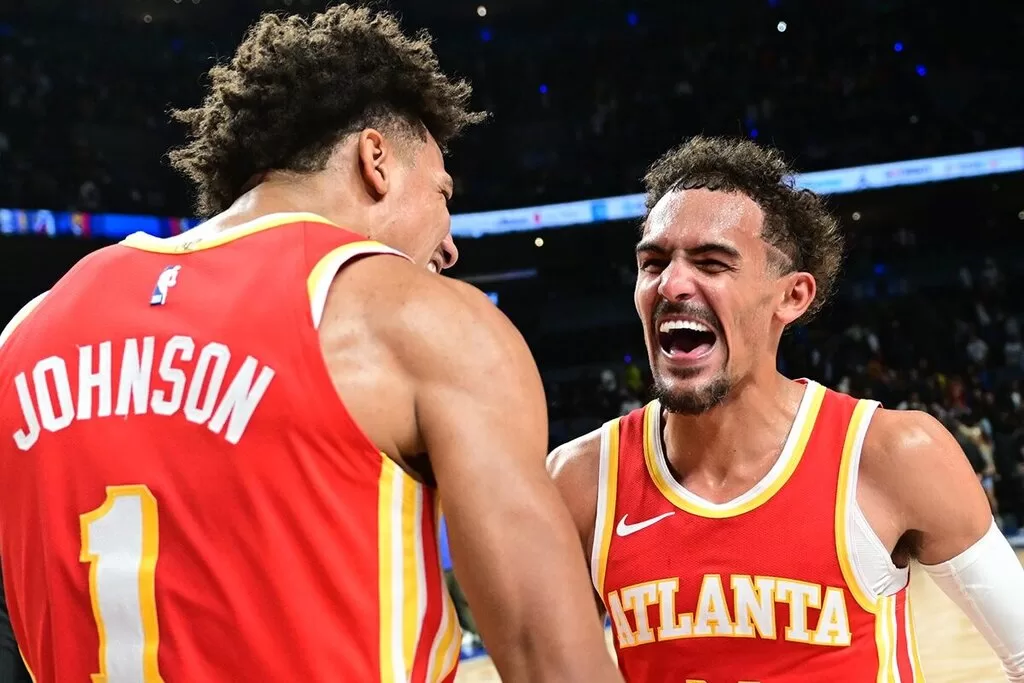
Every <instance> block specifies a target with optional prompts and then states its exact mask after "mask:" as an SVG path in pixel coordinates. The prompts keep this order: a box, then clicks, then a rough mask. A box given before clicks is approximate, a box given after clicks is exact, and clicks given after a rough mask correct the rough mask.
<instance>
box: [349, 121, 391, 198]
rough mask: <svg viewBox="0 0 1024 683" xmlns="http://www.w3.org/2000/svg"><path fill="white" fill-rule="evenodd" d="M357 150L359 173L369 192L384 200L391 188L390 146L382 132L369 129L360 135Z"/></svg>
mask: <svg viewBox="0 0 1024 683" xmlns="http://www.w3.org/2000/svg"><path fill="white" fill-rule="evenodd" d="M356 150H357V154H358V158H359V173H360V175H361V176H362V178H363V183H364V184H365V185H366V190H367V192H369V193H370V194H371V195H372V196H374V197H375V198H377V199H380V198H382V197H383V196H384V195H385V194H387V192H388V189H389V188H390V186H391V173H390V171H391V169H390V165H389V164H388V163H387V162H388V161H389V157H390V156H391V151H390V146H389V145H388V144H387V143H386V141H385V140H384V136H383V135H382V134H381V132H380V131H378V130H376V129H374V128H367V129H365V130H363V131H362V132H360V133H359V141H358V143H357V144H356Z"/></svg>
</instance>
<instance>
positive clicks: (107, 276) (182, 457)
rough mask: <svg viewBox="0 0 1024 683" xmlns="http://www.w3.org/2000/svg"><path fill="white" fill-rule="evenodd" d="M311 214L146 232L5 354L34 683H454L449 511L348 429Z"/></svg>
mask: <svg viewBox="0 0 1024 683" xmlns="http://www.w3.org/2000/svg"><path fill="white" fill-rule="evenodd" d="M373 254H397V255H399V256H400V254H398V252H394V251H393V250H391V249H388V248H387V247H385V246H383V245H381V244H378V243H376V242H371V241H367V240H365V239H364V238H362V237H359V236H357V235H354V234H352V233H349V232H347V231H345V230H342V229H341V228H338V227H337V226H334V225H332V224H330V223H328V222H327V221H326V220H324V219H323V218H320V217H318V216H315V215H312V214H276V215H271V216H266V217H264V218H262V219H259V220H256V221H254V222H252V223H250V224H247V225H245V226H241V227H239V228H235V229H232V230H229V231H226V232H225V233H222V234H221V235H217V236H210V237H205V238H196V239H192V240H189V239H188V237H187V234H186V235H185V236H182V237H181V238H179V239H177V240H174V241H163V240H157V239H154V238H150V237H148V236H145V235H135V236H132V237H130V238H129V239H127V240H126V241H125V242H124V243H122V244H119V245H115V246H112V247H108V248H106V249H102V250H100V251H98V252H96V253H95V254H92V255H91V256H89V257H87V258H86V259H84V260H83V261H82V262H80V263H79V264H78V265H76V266H75V267H74V268H73V269H72V270H71V271H70V272H69V273H68V274H67V275H66V276H65V277H64V278H63V279H62V280H61V281H60V282H58V283H57V285H56V286H55V287H54V288H53V289H52V290H51V291H50V292H49V293H48V294H47V295H46V296H45V297H44V298H42V299H41V300H40V301H39V302H38V303H37V304H36V305H35V306H34V309H33V310H31V311H30V312H27V314H26V315H24V316H23V319H22V320H21V322H20V324H18V325H17V326H16V327H15V328H14V330H13V332H12V333H11V334H10V335H9V337H8V338H7V340H6V341H5V342H3V346H2V347H0V439H2V441H0V443H2V444H3V446H2V447H0V481H2V482H3V485H4V494H3V495H2V496H0V557H2V560H3V579H4V590H5V593H6V596H7V599H8V604H9V607H10V612H11V618H12V622H13V625H14V631H15V634H16V636H17V640H18V643H19V645H20V646H21V649H22V652H23V656H24V657H25V660H26V663H27V664H28V665H29V667H30V668H31V669H32V671H33V673H34V676H35V680H36V681H37V683H57V682H59V683H75V682H86V683H88V681H89V680H90V675H91V676H93V678H92V680H93V681H94V682H97V683H158V682H160V681H194V682H197V683H198V682H200V681H331V682H332V683H334V682H336V681H353V682H355V681H359V682H360V683H362V682H364V681H374V682H380V683H385V682H386V683H391V682H393V681H413V682H420V681H429V682H435V681H451V680H453V679H454V676H455V672H454V671H455V666H456V663H457V659H458V648H459V644H460V635H459V631H458V623H457V620H456V618H455V613H454V609H453V608H452V606H451V602H450V601H449V600H448V597H447V593H446V591H445V587H444V586H445V584H444V580H443V574H442V570H441V566H440V558H439V553H438V546H437V538H436V534H437V516H438V511H437V501H436V498H435V495H434V492H433V491H432V490H430V489H428V488H426V487H424V486H423V485H421V484H419V483H417V482H416V481H414V480H413V479H412V478H410V477H409V476H407V475H406V474H405V473H404V472H403V471H402V470H401V469H400V468H399V467H398V466H396V465H395V464H394V463H393V462H392V461H391V460H390V459H388V458H387V457H385V456H383V455H382V454H381V453H380V452H379V451H378V450H377V448H376V447H375V446H374V445H373V444H372V443H371V442H370V441H369V439H368V438H367V437H366V436H365V435H364V434H363V432H362V431H360V429H359V427H358V426H357V425H356V424H354V423H353V421H352V418H351V417H350V416H349V414H348V413H347V412H346V410H345V408H344V407H343V405H342V403H341V401H340V400H339V398H338V396H337V394H336V392H335V388H334V386H333V384H332V382H331V379H330V377H329V375H328V372H327V370H326V367H325V364H324V361H323V358H322V355H321V352H320V347H319V341H318V336H317V331H316V327H317V326H318V324H319V320H320V316H321V313H322V311H323V306H324V301H325V299H326V296H327V289H328V287H329V285H330V283H331V281H332V279H333V277H334V275H335V273H336V272H337V270H338V269H339V268H341V267H343V266H344V264H345V263H346V262H348V261H349V260H350V259H352V258H355V257H359V256H364V255H373Z"/></svg>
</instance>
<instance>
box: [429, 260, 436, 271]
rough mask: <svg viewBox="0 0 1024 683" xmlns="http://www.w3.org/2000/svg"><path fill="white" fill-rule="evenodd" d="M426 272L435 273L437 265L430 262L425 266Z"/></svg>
mask: <svg viewBox="0 0 1024 683" xmlns="http://www.w3.org/2000/svg"><path fill="white" fill-rule="evenodd" d="M427 270H429V271H430V272H431V273H436V272H437V264H435V263H434V262H433V261H431V262H430V263H428V264H427Z"/></svg>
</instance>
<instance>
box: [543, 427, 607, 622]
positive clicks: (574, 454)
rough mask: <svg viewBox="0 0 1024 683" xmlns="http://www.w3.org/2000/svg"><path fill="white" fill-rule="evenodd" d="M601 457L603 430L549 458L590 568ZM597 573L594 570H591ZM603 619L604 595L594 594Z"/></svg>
mask: <svg viewBox="0 0 1024 683" xmlns="http://www.w3.org/2000/svg"><path fill="white" fill-rule="evenodd" d="M600 457H601V431H600V430H595V431H592V432H590V433H589V434H584V435H583V436H581V437H579V438H578V439H573V440H572V441H570V442H568V443H565V444H562V445H561V446H559V447H558V448H556V449H555V450H553V451H551V454H550V455H549V456H548V473H549V474H550V475H551V479H552V480H553V481H554V482H555V486H557V487H558V492H559V493H560V494H561V495H562V500H563V501H565V504H566V505H567V506H568V507H569V514H570V515H572V519H573V523H574V524H575V525H576V532H577V534H578V535H579V539H580V545H581V546H582V547H583V554H584V556H585V557H586V560H587V564H588V566H589V565H590V564H591V560H592V558H591V550H592V549H593V547H594V529H595V522H596V520H595V517H596V515H597V493H598V486H600V481H599V471H600V462H599V459H600ZM591 571H593V567H591ZM594 599H595V600H596V602H597V610H598V614H599V616H601V617H603V616H604V614H605V607H604V602H602V600H601V596H599V595H597V593H596V592H595V593H594Z"/></svg>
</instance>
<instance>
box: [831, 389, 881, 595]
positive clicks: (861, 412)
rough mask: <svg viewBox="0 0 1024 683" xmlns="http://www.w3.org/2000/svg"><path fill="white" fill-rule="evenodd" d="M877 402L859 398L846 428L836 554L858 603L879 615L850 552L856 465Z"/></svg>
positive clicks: (836, 526)
mask: <svg viewBox="0 0 1024 683" xmlns="http://www.w3.org/2000/svg"><path fill="white" fill-rule="evenodd" d="M875 405H876V404H874V403H873V402H871V401H858V402H857V406H856V407H855V408H854V409H853V415H852V416H851V417H850V425H849V427H847V430H846V441H845V442H844V444H843V455H842V460H841V461H840V463H839V484H838V486H837V488H836V518H835V530H836V531H835V537H836V555H837V557H838V558H839V568H840V569H841V570H842V573H843V579H845V580H846V585H847V586H849V587H850V592H851V593H853V597H854V598H855V599H856V600H857V604H858V605H860V606H861V608H863V609H864V610H865V611H867V612H870V613H872V614H875V615H878V614H879V613H880V611H881V607H882V606H881V604H880V601H879V600H878V599H877V598H873V597H871V596H870V595H868V594H867V592H866V591H865V590H864V587H863V586H861V583H860V579H858V578H857V574H856V572H855V571H854V569H853V558H852V556H851V553H850V530H849V529H848V523H849V519H850V514H849V507H850V501H851V500H854V498H853V496H856V495H857V492H856V491H855V490H853V486H854V481H855V479H856V473H855V472H854V471H853V465H854V464H857V463H859V461H860V457H859V455H860V454H859V450H860V447H861V445H862V444H863V438H864V437H863V435H862V433H863V432H866V430H867V421H868V420H869V419H870V417H871V415H872V414H873V413H874V406H875Z"/></svg>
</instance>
